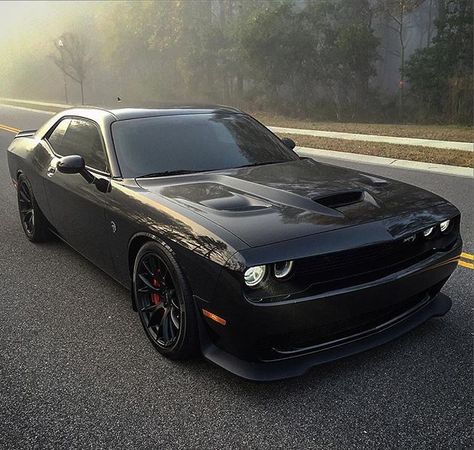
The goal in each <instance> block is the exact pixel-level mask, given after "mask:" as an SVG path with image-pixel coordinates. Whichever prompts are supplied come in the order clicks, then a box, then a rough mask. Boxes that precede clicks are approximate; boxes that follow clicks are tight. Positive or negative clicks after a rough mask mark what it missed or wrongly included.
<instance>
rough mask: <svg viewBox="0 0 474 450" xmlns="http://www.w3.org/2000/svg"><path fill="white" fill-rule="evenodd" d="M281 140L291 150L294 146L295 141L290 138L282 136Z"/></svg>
mask: <svg viewBox="0 0 474 450" xmlns="http://www.w3.org/2000/svg"><path fill="white" fill-rule="evenodd" d="M281 142H283V144H285V146H286V147H288V148H289V149H290V150H293V149H294V148H295V147H296V144H295V141H294V140H293V139H290V138H282V139H281Z"/></svg>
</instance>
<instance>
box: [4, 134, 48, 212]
mask: <svg viewBox="0 0 474 450" xmlns="http://www.w3.org/2000/svg"><path fill="white" fill-rule="evenodd" d="M50 159H51V158H50V154H49V152H48V151H47V150H46V149H45V147H44V146H43V145H42V144H41V141H40V140H39V139H37V138H35V137H34V136H31V137H17V138H15V139H14V140H13V142H12V143H11V144H10V146H9V147H8V150H7V160H8V168H9V172H10V177H11V179H12V181H13V182H15V183H16V181H17V180H18V176H19V175H20V174H24V175H25V176H26V178H28V180H29V181H30V183H31V186H32V188H33V194H34V196H35V199H36V202H37V204H38V206H39V208H40V209H41V211H42V212H43V213H44V215H45V216H46V218H47V219H48V220H50V212H49V207H48V202H47V199H46V192H45V189H44V184H43V177H44V176H45V175H46V171H47V167H48V164H49V161H50Z"/></svg>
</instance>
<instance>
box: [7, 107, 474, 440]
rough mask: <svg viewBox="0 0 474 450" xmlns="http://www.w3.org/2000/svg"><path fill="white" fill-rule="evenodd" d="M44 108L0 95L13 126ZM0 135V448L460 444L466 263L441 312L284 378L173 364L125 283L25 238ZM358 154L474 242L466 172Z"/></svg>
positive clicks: (467, 374)
mask: <svg viewBox="0 0 474 450" xmlns="http://www.w3.org/2000/svg"><path fill="white" fill-rule="evenodd" d="M47 118H48V116H47V115H45V114H40V113H33V112H28V111H22V110H14V109H12V108H3V107H0V124H4V125H9V126H11V127H16V128H22V129H26V128H36V127H37V126H38V125H39V124H41V123H42V122H43V121H45V120H46V119H47ZM12 138H13V134H12V133H9V132H7V131H2V130H0V150H1V154H0V302H1V303H0V332H1V334H0V338H1V339H0V448H2V449H3V448H5V449H6V448H9V449H12V448H79V447H80V448H124V447H128V448H137V449H138V448H155V447H156V448H161V449H166V448H205V449H214V448H236V449H237V448H239V449H240V448H285V449H286V448H298V449H301V448H324V449H327V448H343V449H346V448H417V449H423V448H430V449H432V448H440V449H441V448H442V449H446V448H455V449H461V448H470V447H471V445H472V412H473V410H472V404H473V379H472V361H473V353H472V350H473V347H472V329H473V328H472V302H473V295H472V293H473V274H474V271H473V270H471V269H468V268H463V267H459V268H458V269H457V271H456V272H455V273H454V275H453V276H452V278H451V279H450V281H449V282H448V284H447V285H446V287H445V288H444V292H445V293H446V294H448V295H450V296H451V298H452V299H453V308H452V310H451V311H450V313H449V314H448V315H446V316H445V317H444V318H441V319H434V320H431V321H430V322H428V323H426V324H425V325H423V326H421V327H420V328H418V329H417V330H415V331H413V332H411V333H409V334H408V335H405V336H403V337H402V338H399V339H398V340H396V341H394V342H391V343H389V344H386V345H384V346H382V347H379V348H377V349H374V350H371V351H368V352H366V353H363V354H360V355H357V356H353V357H350V358H347V359H345V360H342V361H338V362H335V363H331V364H327V365H324V366H320V367H317V368H315V369H313V370H312V371H311V372H310V373H308V374H307V375H305V376H303V377H300V378H297V379H292V380H286V381H281V382H275V383H270V384H258V383H251V382H246V381H243V380H241V379H239V378H236V377H235V376H233V375H230V374H228V373H226V372H225V371H223V370H221V369H220V368H218V367H215V366H213V365H211V364H210V363H208V362H206V361H204V360H200V359H198V360H195V361H193V362H189V363H179V364H177V363H172V362H169V361H167V360H165V359H163V358H162V357H160V356H159V355H158V354H157V353H156V352H155V351H154V349H153V348H152V346H151V345H150V344H149V343H148V341H147V339H146V338H145V335H144V333H143V332H142V329H141V325H140V323H139V320H138V317H137V316H136V314H135V313H134V312H133V311H132V310H131V308H130V302H129V299H128V292H127V291H125V290H124V289H123V288H121V287H120V286H119V285H117V284H116V283H115V282H113V281H112V280H111V279H109V278H108V277H107V276H106V275H105V274H103V273H102V272H101V271H99V270H98V269H96V268H95V267H94V266H93V265H92V264H90V263H89V262H88V261H86V260H85V259H83V258H82V257H81V256H79V255H78V254H76V253H75V252H74V251H73V250H70V249H69V248H68V247H67V246H66V245H64V244H62V243H59V242H55V243H49V244H43V245H34V244H31V243H30V242H28V241H27V240H26V238H25V237H24V236H23V233H22V230H21V227H20V222H19V219H18V215H17V207H16V197H15V192H14V190H13V188H12V186H11V182H10V178H9V176H8V172H7V164H6V157H5V152H4V151H5V150H6V148H7V146H8V144H9V143H10V141H11V140H12ZM339 164H340V163H339ZM350 165H351V166H353V167H355V166H358V165H355V164H350ZM358 167H363V169H364V170H367V171H370V172H373V173H376V174H381V175H387V176H390V177H392V178H396V179H400V180H402V181H407V182H410V183H413V184H416V185H419V186H422V187H424V188H427V189H429V190H432V191H434V192H436V193H439V194H441V195H442V196H444V197H446V198H447V199H449V200H450V201H452V202H453V203H454V204H456V205H457V206H458V207H459V208H460V209H461V211H462V212H463V222H462V230H463V236H464V239H465V251H467V252H470V253H473V252H474V241H473V239H474V238H473V233H474V230H473V225H474V221H473V208H472V201H473V198H474V196H473V183H472V180H471V179H467V178H462V177H450V176H442V175H433V174H427V173H423V172H415V171H407V170H400V169H396V170H394V169H388V168H382V167H377V166H358Z"/></svg>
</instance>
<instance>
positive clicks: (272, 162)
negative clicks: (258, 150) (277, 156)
mask: <svg viewBox="0 0 474 450" xmlns="http://www.w3.org/2000/svg"><path fill="white" fill-rule="evenodd" d="M285 162H289V160H282V161H266V162H261V163H253V164H245V165H244V166H237V167H234V169H241V168H242V167H255V166H266V165H270V164H281V163H285Z"/></svg>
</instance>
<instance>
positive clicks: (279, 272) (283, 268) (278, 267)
mask: <svg viewBox="0 0 474 450" xmlns="http://www.w3.org/2000/svg"><path fill="white" fill-rule="evenodd" d="M292 269H293V261H283V262H278V263H275V264H273V272H274V273H275V278H278V279H279V280H281V279H282V278H285V277H287V276H288V275H289V274H290V272H291V270H292Z"/></svg>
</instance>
